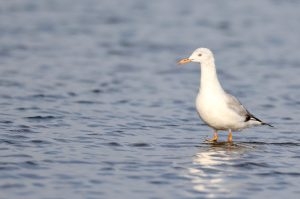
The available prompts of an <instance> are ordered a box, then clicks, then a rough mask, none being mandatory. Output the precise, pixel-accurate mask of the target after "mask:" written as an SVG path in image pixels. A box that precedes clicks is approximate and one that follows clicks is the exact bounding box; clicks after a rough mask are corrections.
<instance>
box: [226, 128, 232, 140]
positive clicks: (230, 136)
mask: <svg viewBox="0 0 300 199" xmlns="http://www.w3.org/2000/svg"><path fill="white" fill-rule="evenodd" d="M227 141H228V142H232V132H231V129H229V134H228V139H227Z"/></svg>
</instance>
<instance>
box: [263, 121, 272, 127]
mask: <svg viewBox="0 0 300 199" xmlns="http://www.w3.org/2000/svg"><path fill="white" fill-rule="evenodd" d="M261 125H267V126H269V127H272V128H274V126H272V125H271V124H268V123H265V122H262V123H261Z"/></svg>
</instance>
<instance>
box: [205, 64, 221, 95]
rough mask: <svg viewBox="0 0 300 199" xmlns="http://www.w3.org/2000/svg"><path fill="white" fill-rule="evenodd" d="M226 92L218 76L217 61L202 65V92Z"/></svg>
mask: <svg viewBox="0 0 300 199" xmlns="http://www.w3.org/2000/svg"><path fill="white" fill-rule="evenodd" d="M212 91H214V93H216V92H221V93H222V92H224V90H223V88H222V86H221V84H220V82H219V80H218V75H217V70H216V66H215V61H214V60H213V59H212V60H207V61H206V62H203V63H201V81H200V89H199V93H200V92H206V93H207V92H212Z"/></svg>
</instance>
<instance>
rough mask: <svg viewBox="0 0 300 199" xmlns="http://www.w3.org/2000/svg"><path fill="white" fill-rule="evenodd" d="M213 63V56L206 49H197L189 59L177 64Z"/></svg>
mask: <svg viewBox="0 0 300 199" xmlns="http://www.w3.org/2000/svg"><path fill="white" fill-rule="evenodd" d="M211 61H214V55H213V53H212V52H211V51H210V50H209V49H208V48H197V49H196V50H195V51H194V52H193V53H192V54H191V56H190V57H189V58H184V59H181V60H180V61H179V62H178V64H186V63H189V62H197V63H205V62H211Z"/></svg>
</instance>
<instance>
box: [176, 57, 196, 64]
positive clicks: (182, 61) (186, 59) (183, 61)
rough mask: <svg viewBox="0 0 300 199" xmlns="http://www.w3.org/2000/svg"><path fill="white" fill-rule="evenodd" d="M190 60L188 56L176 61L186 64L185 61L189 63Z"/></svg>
mask: <svg viewBox="0 0 300 199" xmlns="http://www.w3.org/2000/svg"><path fill="white" fill-rule="evenodd" d="M191 61H192V60H191V59H189V58H184V59H181V60H180V61H178V62H177V64H187V63H190V62H191Z"/></svg>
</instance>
